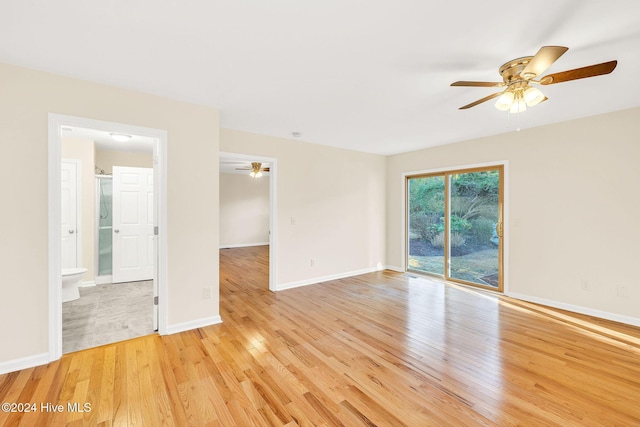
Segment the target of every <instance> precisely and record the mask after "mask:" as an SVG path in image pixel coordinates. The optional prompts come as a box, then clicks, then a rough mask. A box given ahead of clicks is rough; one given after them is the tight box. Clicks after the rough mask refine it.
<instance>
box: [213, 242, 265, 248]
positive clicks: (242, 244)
mask: <svg viewBox="0 0 640 427" xmlns="http://www.w3.org/2000/svg"><path fill="white" fill-rule="evenodd" d="M268 244H269V242H259V243H241V244H239V245H220V249H232V248H248V247H250V246H267V245H268Z"/></svg>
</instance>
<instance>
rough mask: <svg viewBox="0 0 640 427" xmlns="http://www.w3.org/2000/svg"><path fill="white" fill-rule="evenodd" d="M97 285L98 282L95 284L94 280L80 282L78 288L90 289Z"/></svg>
mask: <svg viewBox="0 0 640 427" xmlns="http://www.w3.org/2000/svg"><path fill="white" fill-rule="evenodd" d="M95 285H96V282H94V281H93V280H89V281H86V282H80V284H79V285H78V287H80V288H87V287H89V286H95Z"/></svg>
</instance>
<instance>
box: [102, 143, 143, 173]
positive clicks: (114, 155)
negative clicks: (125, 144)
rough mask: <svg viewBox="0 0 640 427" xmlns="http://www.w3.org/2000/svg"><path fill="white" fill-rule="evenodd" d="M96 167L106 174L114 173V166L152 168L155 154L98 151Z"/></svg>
mask: <svg viewBox="0 0 640 427" xmlns="http://www.w3.org/2000/svg"><path fill="white" fill-rule="evenodd" d="M96 166H97V167H99V168H100V169H102V170H103V171H104V172H105V173H107V174H111V173H113V167H114V166H127V167H133V168H152V167H153V153H135V152H132V151H117V150H98V149H96Z"/></svg>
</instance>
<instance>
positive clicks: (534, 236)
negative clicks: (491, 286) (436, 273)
mask: <svg viewBox="0 0 640 427" xmlns="http://www.w3.org/2000/svg"><path fill="white" fill-rule="evenodd" d="M638 135H640V109H637V108H636V109H631V110H626V111H621V112H617V113H611V114H606V115H601V116H597V117H591V118H587V119H581V120H575V121H571V122H565V123H559V124H555V125H550V126H544V127H540V128H534V129H528V130H522V131H521V132H510V133H507V134H504V135H499V136H493V137H487V138H482V139H477V140H473V141H466V142H461V143H458V144H451V145H444V146H439V147H435V148H430V149H425V150H421V151H416V152H412V153H405V154H399V155H395V156H390V157H388V161H387V251H386V257H387V263H388V264H390V265H393V266H397V267H403V259H402V253H403V245H404V232H403V229H402V217H403V215H404V214H403V201H402V200H403V199H402V188H403V178H402V174H403V173H404V172H409V171H419V170H428V169H431V168H442V167H456V166H461V165H469V164H476V163H484V162H495V161H501V160H506V161H508V185H509V189H508V193H507V197H508V217H507V220H508V237H509V242H508V243H509V264H508V266H507V267H508V276H507V279H508V286H509V288H508V291H509V292H510V293H512V294H516V295H521V296H528V297H534V298H537V299H541V300H544V301H552V302H557V303H560V304H564V305H566V306H571V307H574V308H575V307H583V308H587V309H588V310H590V311H592V312H593V311H595V312H598V311H599V312H603V313H610V314H613V315H614V317H616V316H617V317H618V318H620V319H621V320H627V321H633V320H634V319H636V321H640V280H638V272H637V268H636V267H637V264H638V242H640V221H638V219H637V217H638V212H639V211H640V198H639V197H638V194H639V192H638V185H639V183H640V167H638V162H639V161H640V143H639V139H638ZM583 281H587V282H588V287H589V288H590V289H589V290H583V289H582V286H581V284H582V282H583ZM619 285H623V286H626V289H627V293H628V297H621V296H618V286H619Z"/></svg>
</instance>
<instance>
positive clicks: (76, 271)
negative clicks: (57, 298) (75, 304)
mask: <svg viewBox="0 0 640 427" xmlns="http://www.w3.org/2000/svg"><path fill="white" fill-rule="evenodd" d="M86 272H87V269H86V268H63V269H62V302H68V301H73V300H77V299H78V298H80V291H79V290H78V285H79V284H80V280H82V277H83V276H84V274H85V273H86Z"/></svg>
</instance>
